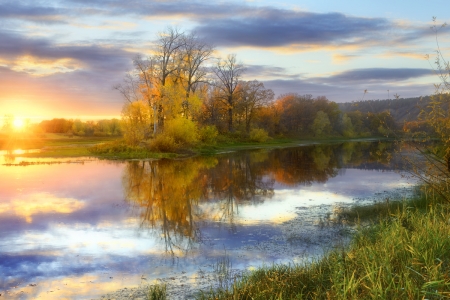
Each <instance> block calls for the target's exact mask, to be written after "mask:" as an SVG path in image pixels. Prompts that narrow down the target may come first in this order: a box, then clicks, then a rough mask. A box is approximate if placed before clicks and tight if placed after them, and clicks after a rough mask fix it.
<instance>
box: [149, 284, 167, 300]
mask: <svg viewBox="0 0 450 300" xmlns="http://www.w3.org/2000/svg"><path fill="white" fill-rule="evenodd" d="M166 299H167V291H166V285H152V286H150V287H149V290H148V294H147V300H166Z"/></svg>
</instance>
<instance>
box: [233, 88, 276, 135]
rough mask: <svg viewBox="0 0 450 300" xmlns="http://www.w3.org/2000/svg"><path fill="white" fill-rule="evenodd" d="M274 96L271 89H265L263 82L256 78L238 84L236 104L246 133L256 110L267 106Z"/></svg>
mask: <svg viewBox="0 0 450 300" xmlns="http://www.w3.org/2000/svg"><path fill="white" fill-rule="evenodd" d="M274 96H275V94H274V92H273V91H272V90H271V89H266V88H265V87H264V84H263V83H262V82H259V81H257V80H253V81H245V82H241V83H240V84H239V98H238V99H237V105H236V106H237V108H238V110H239V111H240V114H241V115H242V116H243V119H244V123H245V131H246V133H247V134H248V133H249V132H250V125H251V122H252V121H253V120H254V119H255V116H256V115H257V112H258V110H260V109H261V108H263V107H266V106H268V105H269V103H270V102H271V101H272V100H273V98H274Z"/></svg>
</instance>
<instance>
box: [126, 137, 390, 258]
mask: <svg viewBox="0 0 450 300" xmlns="http://www.w3.org/2000/svg"><path fill="white" fill-rule="evenodd" d="M395 148H396V146H395V145H394V144H392V143H383V142H379V143H343V144H336V145H313V146H307V147H298V148H292V149H289V150H286V149H275V150H270V151H269V150H254V151H246V152H237V153H233V154H232V155H229V154H227V155H221V156H217V157H213V158H212V157H207V158H205V157H196V158H190V159H183V160H167V159H163V160H158V161H130V162H127V163H126V166H125V170H124V175H123V187H124V192H125V199H126V201H127V202H128V203H129V204H130V205H131V206H132V207H134V209H135V211H136V212H137V214H138V215H139V219H140V221H139V224H140V228H141V229H144V228H148V229H151V230H154V231H155V232H156V235H157V236H160V237H162V240H163V242H164V245H165V250H166V251H167V252H170V253H172V254H178V255H180V254H182V253H186V252H187V251H189V250H190V249H192V248H193V247H195V245H196V243H198V242H199V241H201V231H200V229H199V225H198V224H199V223H201V222H203V223H204V222H227V223H228V224H229V225H230V228H231V229H232V230H233V229H235V226H236V222H243V218H238V217H239V208H240V207H241V206H244V207H245V206H251V207H255V206H256V205H258V204H261V203H264V202H265V201H268V200H269V199H271V198H272V197H273V196H274V193H275V191H274V186H275V184H276V185H277V187H278V189H280V187H282V186H286V187H291V188H292V187H296V186H299V185H305V186H310V185H312V184H313V183H326V182H327V181H328V180H329V179H330V178H333V177H336V176H337V175H338V174H339V170H341V169H342V168H344V167H345V166H352V167H356V168H358V167H360V168H364V169H366V168H367V165H370V164H372V165H374V166H373V168H376V167H375V165H376V166H378V168H380V169H389V168H392V166H391V160H392V153H393V151H394V150H395ZM326 198H329V197H328V196H327V197H326ZM333 198H334V200H337V198H336V197H333ZM247 219H251V218H249V217H248V216H247ZM283 220H284V221H286V220H287V219H285V218H283ZM246 221H247V220H246ZM264 221H265V222H269V221H270V220H264ZM272 221H274V220H272ZM278 222H279V221H278ZM246 223H247V224H248V221H247V222H246Z"/></svg>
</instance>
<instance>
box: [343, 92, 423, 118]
mask: <svg viewBox="0 0 450 300" xmlns="http://www.w3.org/2000/svg"><path fill="white" fill-rule="evenodd" d="M429 102H430V97H429V96H425V97H416V98H400V99H386V100H366V101H355V102H346V103H338V105H339V109H340V110H341V111H342V112H344V113H345V112H351V111H357V110H359V111H360V112H362V113H368V112H371V113H380V112H383V111H386V110H388V111H389V112H390V113H391V115H392V117H393V118H394V120H395V121H396V122H397V123H403V122H404V121H416V120H417V119H418V116H419V113H420V111H421V110H422V109H423V108H425V107H426V106H427V105H428V104H429Z"/></svg>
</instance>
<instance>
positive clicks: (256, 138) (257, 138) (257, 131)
mask: <svg viewBox="0 0 450 300" xmlns="http://www.w3.org/2000/svg"><path fill="white" fill-rule="evenodd" d="M249 138H250V140H251V141H253V142H258V143H264V142H267V140H268V139H269V134H268V133H267V131H265V130H264V129H261V128H253V129H252V130H251V131H250V135H249Z"/></svg>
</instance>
